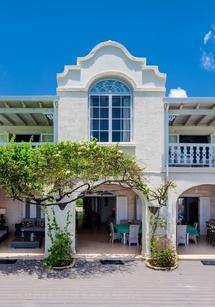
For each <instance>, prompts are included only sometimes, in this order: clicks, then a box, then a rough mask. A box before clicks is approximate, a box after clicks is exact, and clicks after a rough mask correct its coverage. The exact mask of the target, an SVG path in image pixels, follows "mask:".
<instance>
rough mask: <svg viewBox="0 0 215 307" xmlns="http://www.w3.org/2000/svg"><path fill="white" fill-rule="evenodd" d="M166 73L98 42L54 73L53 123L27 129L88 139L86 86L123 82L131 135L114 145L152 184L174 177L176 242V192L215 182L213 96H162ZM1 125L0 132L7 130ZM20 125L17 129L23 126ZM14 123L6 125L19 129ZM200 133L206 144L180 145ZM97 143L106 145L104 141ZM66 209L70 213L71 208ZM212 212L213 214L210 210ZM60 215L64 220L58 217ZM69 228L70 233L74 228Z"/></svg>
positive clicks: (171, 233) (171, 203)
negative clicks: (129, 99) (129, 106)
mask: <svg viewBox="0 0 215 307" xmlns="http://www.w3.org/2000/svg"><path fill="white" fill-rule="evenodd" d="M166 78H167V75H166V74H164V73H161V72H159V69H158V67H157V66H149V65H147V62H146V59H145V58H137V57H134V56H132V55H131V54H130V53H129V51H128V50H127V49H126V48H125V47H124V46H122V45H121V44H119V43H117V42H113V41H107V42H103V43H100V44H98V45H97V46H96V47H94V48H93V49H92V51H91V52H90V53H89V54H88V55H86V56H85V57H79V58H77V63H76V64H75V65H68V66H65V67H64V71H63V72H62V73H58V74H57V89H56V94H57V96H56V97H55V98H52V99H51V101H53V104H54V107H53V110H54V111H53V127H43V126H41V125H39V123H38V125H34V127H35V130H34V128H32V127H31V131H32V129H33V130H34V131H43V132H47V133H50V131H52V132H53V134H54V140H55V141H56V142H60V141H64V140H68V139H69V140H73V141H79V140H84V141H87V140H90V128H89V127H90V123H89V120H90V115H89V112H90V110H89V90H90V88H91V86H92V84H94V83H95V82H96V81H99V80H103V79H115V80H120V81H123V82H124V83H125V84H127V85H128V87H129V88H130V89H131V93H132V118H131V138H130V141H129V142H120V143H119V145H120V147H121V148H122V149H123V150H125V151H126V152H129V153H130V154H132V155H134V156H135V158H136V159H137V161H138V162H139V163H140V164H141V165H142V166H144V168H145V178H146V180H147V182H148V184H149V185H150V186H151V187H152V188H156V187H157V186H159V185H160V184H161V183H163V182H165V180H169V179H170V180H173V181H174V182H175V184H176V189H175V190H174V191H173V190H172V191H170V192H169V199H168V210H167V211H168V217H167V222H168V237H169V238H171V240H172V242H173V243H174V244H175V242H176V221H177V216H176V203H177V199H178V197H179V196H181V195H183V193H184V192H185V191H186V190H189V189H191V188H193V187H196V186H201V185H212V186H213V185H215V167H214V166H215V164H214V163H215V149H214V143H215V137H214V135H215V121H214V119H215V111H214V110H215V108H214V106H215V98H182V99H180V98H176V99H171V98H166V97H165V96H166V87H165V86H166ZM2 99H3V98H2ZM3 100H4V99H3ZM14 112H15V111H14ZM3 126H4V125H2V126H1V127H0V129H1V130H0V132H2V133H3V132H4V131H9V130H8V129H5V130H4V127H3ZM5 126H6V124H5ZM19 126H20V131H25V129H27V128H23V127H22V125H19ZM19 126H18V127H15V126H14V127H13V128H11V129H10V130H11V131H12V132H13V133H14V131H15V132H16V131H19ZM36 126H38V127H39V126H41V127H43V128H36ZM21 127H22V128H21ZM23 129H24V130H23ZM200 135H203V136H207V137H209V138H210V141H209V143H210V145H203V147H201V146H202V145H199V144H200V143H199V144H198V145H197V147H195V146H196V145H192V144H193V141H192V144H191V145H188V147H186V148H185V147H183V146H185V145H183V146H182V147H183V148H182V147H180V138H181V139H182V137H181V136H200ZM171 139H172V140H173V141H172V140H171ZM170 143H172V144H173V145H172V147H171V148H172V149H171V148H170V147H169V144H170ZM182 143H183V144H184V143H185V142H184V141H183V142H182ZM186 143H188V142H186ZM203 143H204V142H203ZM102 144H107V145H108V142H106V143H102ZM170 145H171V144H170ZM193 146H194V147H193ZM181 148H182V149H181ZM184 148H185V149H184ZM187 148H188V149H187ZM202 148H203V149H202ZM208 148H209V149H208ZM190 150H191V151H190ZM185 151H186V152H185ZM169 152H171V153H170V154H169ZM168 155H171V156H168ZM182 156H183V157H182ZM191 160H192V161H191ZM193 166H195V167H193ZM197 194H198V193H197ZM145 205H146V204H145ZM145 205H144V208H145ZM211 206H212V203H211ZM214 206H215V204H214ZM71 210H73V213H74V208H72V209H71ZM144 210H145V209H144ZM144 210H143V211H144ZM211 212H214V214H215V211H214V210H211ZM60 213H61V212H60V211H59V212H58V214H60ZM145 215H146V212H145V211H144V212H143V216H144V217H145ZM212 217H213V216H212ZM59 221H60V223H61V224H63V219H62V220H61V218H60V217H59ZM74 223H75V221H74ZM145 230H146V229H145ZM72 232H73V236H75V228H73V230H72ZM146 232H147V231H146ZM147 235H148V234H147ZM146 239H147V236H145V237H144V240H145V241H146ZM145 241H144V245H145V244H146V243H145ZM145 252H146V253H147V250H145Z"/></svg>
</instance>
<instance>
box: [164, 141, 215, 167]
mask: <svg viewBox="0 0 215 307" xmlns="http://www.w3.org/2000/svg"><path fill="white" fill-rule="evenodd" d="M169 165H170V166H205V167H215V144H193V143H192V144H187V143H186V144H184V143H170V144H169Z"/></svg>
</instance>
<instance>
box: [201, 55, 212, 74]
mask: <svg viewBox="0 0 215 307" xmlns="http://www.w3.org/2000/svg"><path fill="white" fill-rule="evenodd" d="M200 61H201V66H202V68H204V69H205V70H207V71H212V70H215V59H214V55H213V54H212V53H207V52H205V51H202V56H201V59H200Z"/></svg>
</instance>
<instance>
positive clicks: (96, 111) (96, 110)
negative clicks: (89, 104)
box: [92, 108, 99, 118]
mask: <svg viewBox="0 0 215 307" xmlns="http://www.w3.org/2000/svg"><path fill="white" fill-rule="evenodd" d="M92 118H99V108H93V109H92Z"/></svg>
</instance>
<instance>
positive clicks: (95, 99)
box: [90, 96, 99, 107]
mask: <svg viewBox="0 0 215 307" xmlns="http://www.w3.org/2000/svg"><path fill="white" fill-rule="evenodd" d="M90 105H91V106H92V107H98V106H99V96H91V97H90Z"/></svg>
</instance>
